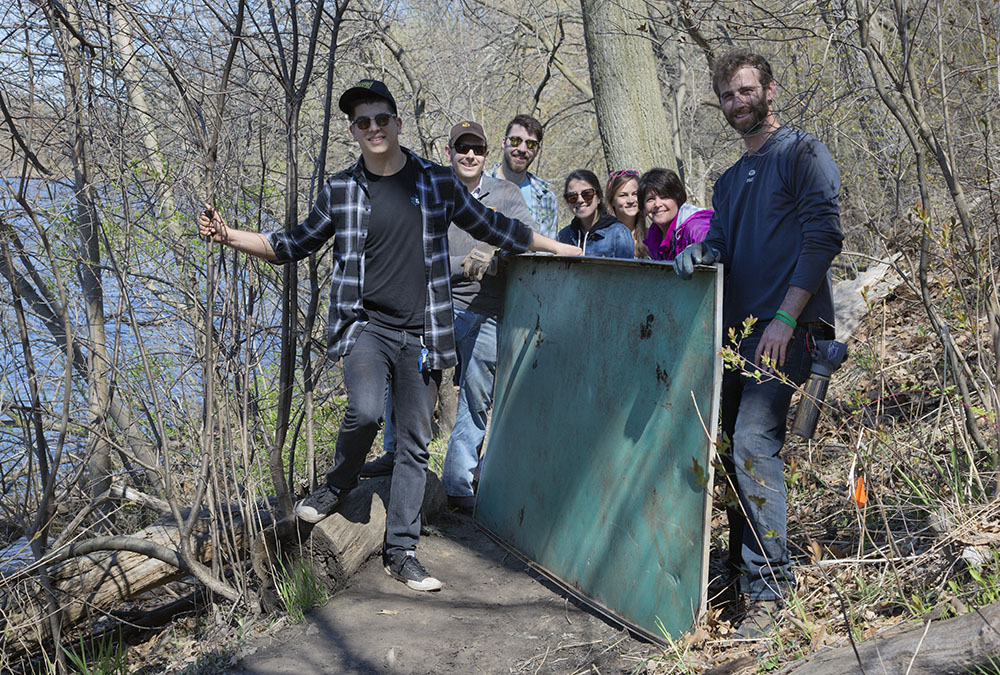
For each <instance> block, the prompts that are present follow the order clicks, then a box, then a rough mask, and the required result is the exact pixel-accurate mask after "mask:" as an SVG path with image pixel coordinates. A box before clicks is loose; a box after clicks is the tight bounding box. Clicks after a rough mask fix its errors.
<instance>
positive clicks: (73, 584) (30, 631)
mask: <svg viewBox="0 0 1000 675" xmlns="http://www.w3.org/2000/svg"><path fill="white" fill-rule="evenodd" d="M235 513H236V512H235V511H234V517H233V518H232V526H231V528H230V529H229V530H228V532H227V534H228V536H229V539H230V545H231V547H232V550H234V551H243V550H246V549H247V546H248V543H249V541H250V540H251V536H250V535H248V532H247V526H248V525H247V523H246V522H245V521H244V520H243V519H242V518H238V517H236V516H235ZM258 523H262V524H264V525H267V524H268V523H270V516H269V514H267V513H261V514H259V515H257V516H256V517H254V518H253V519H251V522H250V525H249V526H250V527H256V526H257V524H258ZM178 533H179V531H178V528H177V525H176V524H175V523H174V522H173V519H172V518H171V516H169V515H168V516H165V517H163V518H161V519H160V521H158V522H157V523H156V524H153V525H150V526H149V527H147V528H145V529H144V530H141V531H140V532H137V533H136V534H134V535H130V536H121V537H109V538H101V539H102V540H104V541H105V542H106V547H105V548H104V550H97V551H94V552H91V553H81V554H78V555H75V556H74V557H69V558H68V559H66V560H62V561H61V562H57V563H55V564H52V565H50V566H49V567H48V570H47V572H48V579H49V583H50V584H51V586H52V588H53V590H54V591H55V594H56V596H57V597H58V598H59V599H60V603H61V606H60V618H61V620H62V625H63V626H64V627H65V626H68V625H72V624H74V623H76V622H78V621H80V620H81V619H83V618H85V617H86V616H88V615H90V614H91V613H100V612H102V611H110V610H113V609H115V608H118V607H120V606H121V605H122V603H125V602H128V601H130V600H132V599H134V598H136V597H138V596H140V595H142V594H143V593H145V592H147V591H149V590H151V589H154V588H157V587H159V586H162V585H164V584H167V583H169V582H171V581H175V580H177V579H181V578H183V577H185V576H187V575H188V574H189V571H187V570H184V569H182V567H180V566H182V565H183V562H182V561H181V558H180V556H179V555H177V553H176V550H177V544H178ZM211 540H212V532H211V527H210V521H209V518H208V517H207V516H203V517H202V518H200V519H199V520H198V521H197V523H196V524H195V527H194V531H193V533H192V537H191V546H190V548H191V551H192V553H193V556H192V557H194V558H195V559H197V561H198V562H200V563H202V564H205V563H209V562H211V561H212V546H211ZM88 543H89V542H88V541H82V542H78V543H77V544H74V546H77V547H80V546H87V545H88ZM143 547H149V548H150V549H153V548H156V547H159V549H160V551H161V552H165V553H167V554H171V555H172V556H174V559H173V560H174V561H173V563H170V562H166V561H165V560H161V559H158V558H154V557H152V556H151V555H150V554H148V553H145V554H144V553H137V552H133V551H134V550H137V549H142V548H143ZM171 555H166V556H163V557H167V558H170V557H171ZM16 574H22V573H20V572H14V571H13V570H10V569H7V570H5V575H6V579H5V587H4V591H3V594H2V595H0V608H2V610H3V611H2V614H0V617H2V618H0V635H2V636H4V637H2V638H0V653H3V654H7V655H10V654H13V653H19V652H22V651H31V650H33V649H36V648H37V646H38V644H40V643H44V642H45V641H47V640H48V639H50V637H51V631H50V626H49V623H48V621H47V616H48V612H47V610H46V606H45V604H44V598H45V596H44V593H43V591H42V588H41V585H40V584H39V583H38V582H37V580H36V578H34V577H31V578H29V579H27V580H25V581H22V582H21V583H11V577H12V575H16Z"/></svg>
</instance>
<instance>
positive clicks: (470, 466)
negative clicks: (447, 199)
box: [441, 121, 534, 513]
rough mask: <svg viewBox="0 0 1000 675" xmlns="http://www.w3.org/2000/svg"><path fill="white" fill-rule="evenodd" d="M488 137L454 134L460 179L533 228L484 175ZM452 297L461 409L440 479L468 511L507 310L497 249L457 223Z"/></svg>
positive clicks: (510, 193) (452, 148) (515, 199)
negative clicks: (501, 322)
mask: <svg viewBox="0 0 1000 675" xmlns="http://www.w3.org/2000/svg"><path fill="white" fill-rule="evenodd" d="M487 152H488V149H487V145H486V134H485V133H484V132H483V128H482V127H481V126H480V125H479V124H477V123H476V122H472V121H466V122H459V123H458V124H456V125H455V126H454V127H452V130H451V137H450V139H449V141H448V149H447V153H448V159H449V160H451V167H452V170H454V172H455V175H456V176H457V177H458V180H459V181H461V183H462V184H463V185H464V186H465V187H466V189H467V190H468V191H469V193H470V194H471V195H472V196H473V197H475V198H476V199H478V200H479V201H480V202H482V203H483V204H484V205H486V206H488V207H490V208H491V209H495V210H496V211H498V212H500V213H502V214H503V215H505V216H507V217H508V218H514V219H516V220H519V221H521V222H523V223H527V224H529V225H534V221H533V220H532V218H531V212H530V211H529V210H528V205H527V203H526V202H525V201H524V196H523V194H522V192H521V191H520V190H518V189H517V187H516V186H514V185H512V184H511V183H509V182H508V181H505V180H502V179H500V178H493V177H492V176H485V175H483V168H484V165H485V163H486V156H487ZM448 246H449V248H450V249H451V292H452V296H453V297H454V299H455V339H456V341H457V343H458V353H459V362H460V363H461V367H460V371H461V374H460V379H459V392H458V410H457V413H456V415H455V426H454V427H453V428H452V431H451V436H450V437H449V439H448V453H447V454H446V455H445V460H444V469H443V471H442V473H441V480H442V482H443V483H444V490H445V492H446V493H447V495H448V503H449V505H450V506H451V507H452V508H455V509H458V510H459V511H462V512H465V513H469V512H471V510H472V508H473V506H474V505H475V499H476V498H475V489H474V488H473V478H474V475H475V471H476V467H477V466H478V465H479V451H480V446H482V443H483V439H484V438H485V437H486V422H487V419H488V417H489V412H490V407H491V405H492V404H493V381H494V379H495V378H496V372H497V322H498V321H499V319H500V316H501V315H502V313H503V292H504V287H503V281H502V278H501V277H500V276H499V275H498V274H497V266H498V258H497V257H496V256H495V255H494V253H495V252H496V249H494V248H493V247H492V246H490V245H489V244H483V243H481V242H477V241H476V240H475V239H473V238H472V236H470V235H469V233H468V232H466V231H464V230H462V229H460V228H458V227H456V226H455V225H454V224H453V225H452V226H451V227H450V228H449V229H448Z"/></svg>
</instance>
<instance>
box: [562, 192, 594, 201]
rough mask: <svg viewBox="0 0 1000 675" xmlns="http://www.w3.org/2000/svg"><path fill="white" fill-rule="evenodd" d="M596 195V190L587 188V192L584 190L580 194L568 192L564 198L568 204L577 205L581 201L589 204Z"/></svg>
mask: <svg viewBox="0 0 1000 675" xmlns="http://www.w3.org/2000/svg"><path fill="white" fill-rule="evenodd" d="M596 194H597V190H595V189H594V188H587V189H586V190H582V191H580V192H567V193H566V194H564V195H563V197H565V199H566V203H567V204H576V203H577V202H578V201H580V200H581V199H582V200H583V203H584V204H589V203H590V202H591V200H592V199H593V198H594V195H596Z"/></svg>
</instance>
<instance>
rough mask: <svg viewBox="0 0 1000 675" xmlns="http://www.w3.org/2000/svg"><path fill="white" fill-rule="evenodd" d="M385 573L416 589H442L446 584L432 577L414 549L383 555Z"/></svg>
mask: <svg viewBox="0 0 1000 675" xmlns="http://www.w3.org/2000/svg"><path fill="white" fill-rule="evenodd" d="M382 565H383V566H384V567H385V573H386V574H388V575H389V576H390V577H392V578H393V579H398V580H400V581H402V582H403V583H404V584H406V585H407V586H409V587H410V588H412V589H413V590H415V591H440V590H441V587H442V586H444V584H442V583H441V582H440V581H438V580H437V579H435V578H434V577H432V576H431V575H429V574H428V573H427V570H425V569H424V566H423V565H421V564H420V561H419V560H417V556H416V554H415V553H414V552H413V551H403V552H402V553H396V554H395V555H385V554H383V555H382Z"/></svg>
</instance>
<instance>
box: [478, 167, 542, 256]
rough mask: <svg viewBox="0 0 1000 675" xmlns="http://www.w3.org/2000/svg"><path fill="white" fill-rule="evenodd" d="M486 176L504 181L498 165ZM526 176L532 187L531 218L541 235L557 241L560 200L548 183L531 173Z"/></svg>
mask: <svg viewBox="0 0 1000 675" xmlns="http://www.w3.org/2000/svg"><path fill="white" fill-rule="evenodd" d="M486 175H487V176H492V177H493V178H501V179H502V178H503V176H501V175H500V164H499V163H497V164H496V166H494V167H493V169H492V170H491V171H487V172H486ZM525 175H526V176H527V178H528V184H529V185H530V187H531V201H529V202H528V210H530V211H531V217H532V218H534V219H535V229H536V230H538V232H539V233H540V234H544V235H545V236H546V237H549V238H550V239H555V238H556V235H557V234H558V233H559V200H558V199H556V195H555V193H554V192H553V191H552V187H551V186H550V185H549V184H548V183H547V182H545V181H544V180H542V179H541V178H539V177H538V176H536V175H535V174H533V173H531V172H530V171H528V172H527V173H526V174H525Z"/></svg>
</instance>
